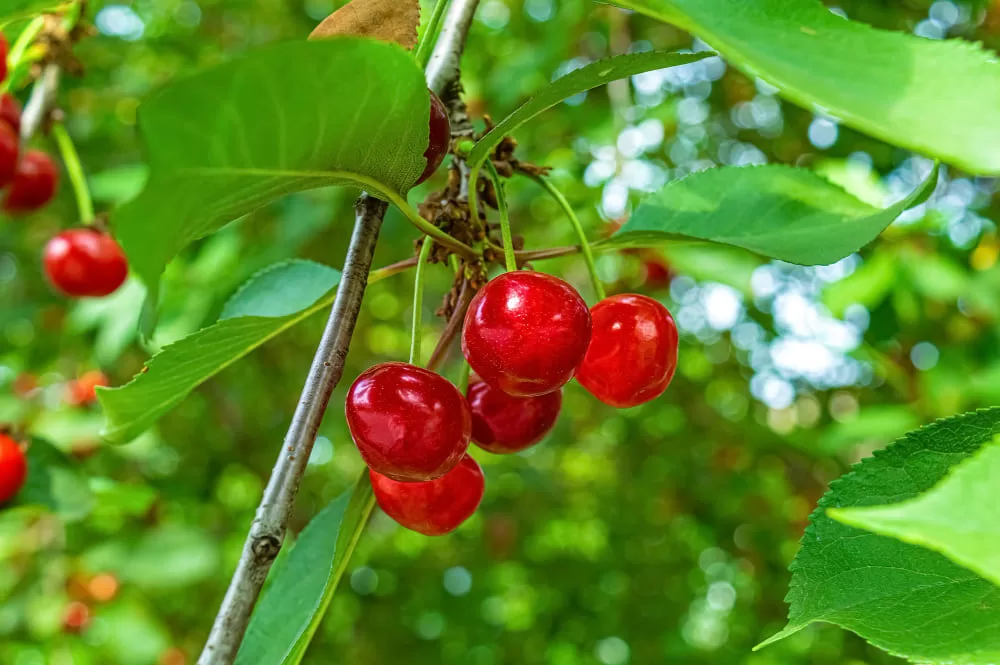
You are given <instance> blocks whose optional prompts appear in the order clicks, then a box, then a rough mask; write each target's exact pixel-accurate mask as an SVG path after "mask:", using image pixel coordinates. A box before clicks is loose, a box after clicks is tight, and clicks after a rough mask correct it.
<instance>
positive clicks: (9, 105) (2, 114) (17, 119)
mask: <svg viewBox="0 0 1000 665" xmlns="http://www.w3.org/2000/svg"><path fill="white" fill-rule="evenodd" d="M0 120H3V121H4V122H6V123H7V124H8V125H10V126H11V128H12V129H13V130H14V132H15V133H16V132H19V131H21V104H20V102H18V101H17V99H16V98H15V97H14V95H12V94H10V93H9V92H7V93H4V94H3V96H0Z"/></svg>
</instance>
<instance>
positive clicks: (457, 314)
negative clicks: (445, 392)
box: [427, 280, 475, 370]
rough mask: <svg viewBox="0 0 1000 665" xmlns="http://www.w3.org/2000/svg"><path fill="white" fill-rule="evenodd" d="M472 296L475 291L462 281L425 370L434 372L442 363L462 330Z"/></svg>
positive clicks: (465, 281)
mask: <svg viewBox="0 0 1000 665" xmlns="http://www.w3.org/2000/svg"><path fill="white" fill-rule="evenodd" d="M474 294H475V290H474V289H473V288H472V286H471V285H470V284H469V280H462V288H461V289H459V292H458V300H457V301H456V302H455V308H454V309H453V310H452V313H451V317H450V318H449V319H448V323H447V324H445V327H444V330H443V331H441V337H440V338H439V339H438V343H437V346H435V347H434V351H432V352H431V358H430V360H428V361H427V369H430V370H436V369H437V368H438V367H440V366H441V363H443V362H444V359H445V358H446V357H447V355H448V351H450V350H451V344H452V342H454V341H455V337H457V336H458V331H459V330H461V329H462V323H463V322H464V321H465V313H466V312H467V311H468V309H469V303H471V302H472V296H473V295H474Z"/></svg>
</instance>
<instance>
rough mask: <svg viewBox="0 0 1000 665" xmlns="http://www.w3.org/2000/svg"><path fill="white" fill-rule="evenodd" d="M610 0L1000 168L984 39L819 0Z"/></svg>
mask: <svg viewBox="0 0 1000 665" xmlns="http://www.w3.org/2000/svg"><path fill="white" fill-rule="evenodd" d="M610 1H611V4H615V5H618V6H619V7H624V8H626V9H634V10H635V11H637V12H640V13H642V14H646V15H647V16H651V17H653V18H656V19H659V20H662V21H666V22H668V23H673V24H674V25H677V26H679V27H681V28H683V29H684V30H687V31H688V32H691V33H693V34H696V35H698V36H699V37H701V38H702V39H704V40H705V41H706V42H708V44H710V45H711V46H712V48H714V49H716V50H718V51H719V52H720V53H722V54H723V55H724V56H725V57H726V58H727V59H728V60H729V61H730V62H732V63H733V64H734V65H736V66H737V67H739V68H740V69H742V70H743V71H744V72H746V73H747V74H748V75H750V76H759V77H760V78H762V79H764V80H765V81H767V82H768V83H770V84H771V85H774V86H775V87H777V88H778V89H779V90H780V91H781V93H782V95H784V96H785V97H787V98H788V99H790V100H792V101H793V102H795V103H797V104H800V105H802V106H804V107H805V108H808V109H814V108H820V109H822V110H824V111H825V112H827V113H829V114H831V115H833V116H834V117H837V118H839V119H840V120H841V121H843V122H844V124H846V125H849V126H851V127H854V128H855V129H858V130H861V131H863V132H865V133H867V134H871V135H872V136H875V137H877V138H880V139H882V140H884V141H888V142H889V143H892V144H895V145H900V146H903V147H906V148H910V149H913V150H916V151H918V152H922V153H924V154H927V155H932V156H934V157H937V158H940V159H942V160H944V161H946V162H949V163H952V164H956V165H958V166H960V167H962V168H963V169H965V170H967V171H970V172H972V173H980V174H987V173H989V174H996V173H1000V61H998V60H997V57H996V55H995V54H994V53H992V52H990V51H987V50H985V49H983V48H982V47H981V46H979V45H978V44H973V43H970V42H964V41H962V40H960V39H949V40H946V41H937V40H931V39H922V38H919V37H916V36H914V35H908V34H904V33H897V32H888V31H885V30H875V29H873V28H872V27H870V26H868V25H865V24H863V23H857V22H854V21H848V20H845V19H843V18H841V17H839V16H836V15H834V14H832V13H831V12H830V11H829V10H828V9H827V8H826V7H824V6H823V5H822V4H820V3H819V2H817V1H816V0H754V2H747V1H746V0H610ZM970 91H975V94H970Z"/></svg>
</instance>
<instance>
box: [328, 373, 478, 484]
mask: <svg viewBox="0 0 1000 665" xmlns="http://www.w3.org/2000/svg"><path fill="white" fill-rule="evenodd" d="M345 411H346V412H347V426H348V428H350V430H351V436H352V437H353V438H354V443H355V444H356V445H357V446H358V450H359V451H360V452H361V457H363V458H364V460H365V462H366V463H367V464H368V466H370V467H371V468H372V469H374V470H375V471H377V472H378V473H380V474H382V475H384V476H388V477H389V478H392V479H394V480H400V481H404V482H416V481H423V480H431V479H433V478H438V477H439V476H443V475H444V474H445V473H447V472H448V471H450V470H451V469H452V468H454V466H455V465H456V464H458V462H459V460H461V459H462V455H464V454H465V451H466V449H468V447H469V438H470V437H471V436H472V414H471V413H470V412H469V405H468V403H467V402H466V401H465V398H464V397H462V393H460V392H459V391H458V388H456V387H455V386H454V384H452V383H451V382H450V381H448V380H447V379H445V378H444V377H442V376H441V375H439V374H435V373H434V372H431V371H430V370H426V369H423V368H420V367H416V366H415V365H410V364H408V363H400V362H390V363H382V364H381V365H375V366H374V367H372V368H370V369H368V370H367V371H365V372H364V373H362V374H361V376H359V377H358V378H357V380H355V382H354V385H352V386H351V389H350V390H349V391H348V393H347V403H346V404H345Z"/></svg>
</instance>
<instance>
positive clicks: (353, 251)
mask: <svg viewBox="0 0 1000 665" xmlns="http://www.w3.org/2000/svg"><path fill="white" fill-rule="evenodd" d="M478 4H479V0H453V2H452V5H451V7H450V8H449V11H448V15H447V17H446V18H445V24H444V27H443V29H442V32H441V35H440V37H439V39H438V43H437V44H436V45H435V48H434V52H433V53H432V54H431V61H430V63H429V64H428V68H427V72H426V77H427V83H428V87H429V88H431V89H432V90H434V91H435V92H436V93H438V94H439V96H441V97H442V100H448V101H451V100H453V99H454V98H455V97H456V96H457V92H458V91H460V89H461V88H460V86H459V85H458V83H457V81H458V78H459V60H460V57H461V53H462V49H463V48H464V45H465V36H466V34H467V33H468V29H469V26H470V25H471V23H472V16H473V14H474V13H475V9H476V6H477V5H478ZM386 208H387V204H386V203H385V202H384V201H380V200H378V199H375V198H374V197H371V196H369V195H368V194H363V195H362V196H361V198H359V199H358V201H357V204H356V205H355V212H356V217H355V222H354V233H353V235H352V237H351V244H350V246H349V248H348V250H347V257H346V259H345V260H344V271H343V276H342V277H341V282H340V286H339V287H338V288H337V297H336V298H335V300H334V303H333V309H332V310H331V312H330V318H329V320H328V322H327V325H326V330H324V332H323V337H322V339H321V340H320V344H319V348H317V349H316V354H315V356H314V357H313V362H312V366H311V367H310V369H309V374H308V376H307V377H306V383H305V387H304V388H303V389H302V395H301V396H300V397H299V403H298V406H297V407H296V409H295V415H294V416H293V417H292V422H291V424H290V425H289V428H288V433H287V434H286V435H285V440H284V442H283V443H282V446H281V451H280V453H279V455H278V459H277V461H276V462H275V464H274V469H273V470H272V472H271V478H270V480H269V481H268V484H267V488H266V489H265V490H264V496H263V498H262V499H261V503H260V506H259V507H258V508H257V514H256V517H255V518H254V521H253V524H252V525H251V526H250V532H249V534H248V535H247V539H246V542H245V543H244V546H243V554H242V555H241V556H240V561H239V563H238V564H237V566H236V571H235V573H233V579H232V581H231V582H230V583H229V589H228V590H227V591H226V595H225V597H224V598H223V601H222V606H221V607H220V608H219V613H218V615H217V616H216V618H215V623H214V624H213V626H212V630H211V632H210V633H209V637H208V641H207V643H206V644H205V648H204V650H203V651H202V653H201V656H200V657H199V658H198V665H232V663H233V661H234V660H235V659H236V654H237V652H238V651H239V647H240V644H241V643H242V642H243V637H244V635H245V634H246V629H247V625H248V624H249V622H250V614H251V612H252V611H253V608H254V605H255V604H256V603H257V598H258V597H259V596H260V590H261V587H262V586H263V585H264V579H265V578H266V577H267V573H268V571H269V570H270V569H271V564H273V563H274V560H275V558H276V557H277V556H278V552H279V550H280V549H281V545H282V543H283V542H284V539H285V532H286V530H287V528H288V520H289V517H290V516H291V513H292V510H293V508H294V506H295V497H296V494H297V493H298V489H299V483H300V481H301V480H302V475H303V474H304V472H305V468H306V464H307V462H308V461H309V454H310V453H311V452H312V447H313V443H314V442H315V440H316V432H317V430H318V429H319V425H320V422H321V421H322V419H323V414H324V413H325V412H326V408H327V405H328V404H329V402H330V395H331V394H332V392H333V389H334V388H335V387H336V385H337V383H338V382H339V381H340V378H341V376H342V375H343V372H344V360H345V358H346V357H347V351H348V348H349V347H350V343H351V336H352V335H353V333H354V326H355V324H356V323H357V319H358V313H359V311H360V309H361V301H362V299H363V297H364V292H365V287H366V286H367V282H368V272H369V270H370V269H371V264H372V256H373V254H374V252H375V243H376V241H377V239H378V233H379V230H380V229H381V226H382V218H383V216H384V215H385V211H386Z"/></svg>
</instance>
